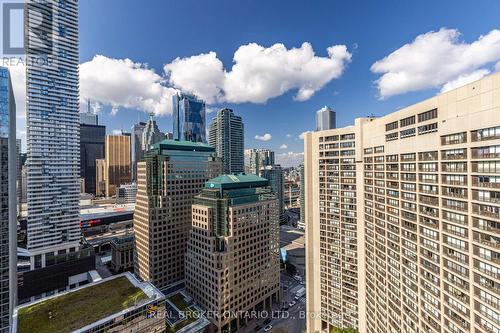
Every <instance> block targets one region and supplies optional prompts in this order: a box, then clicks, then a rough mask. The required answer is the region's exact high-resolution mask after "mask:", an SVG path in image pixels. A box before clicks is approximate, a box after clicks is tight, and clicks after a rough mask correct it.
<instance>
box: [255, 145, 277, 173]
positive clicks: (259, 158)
mask: <svg viewBox="0 0 500 333" xmlns="http://www.w3.org/2000/svg"><path fill="white" fill-rule="evenodd" d="M268 165H274V151H272V150H269V149H250V173H253V174H254V175H258V174H259V171H260V169H261V168H265V167H266V166H268Z"/></svg>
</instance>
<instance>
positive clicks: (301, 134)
mask: <svg viewBox="0 0 500 333" xmlns="http://www.w3.org/2000/svg"><path fill="white" fill-rule="evenodd" d="M309 132H311V131H305V132H302V133H300V135H299V139H300V140H304V137H305V135H306V134H307V133H309Z"/></svg>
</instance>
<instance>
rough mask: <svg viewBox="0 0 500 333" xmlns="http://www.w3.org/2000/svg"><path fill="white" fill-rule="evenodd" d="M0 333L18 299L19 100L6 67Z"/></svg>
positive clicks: (0, 112) (1, 93) (0, 93)
mask: <svg viewBox="0 0 500 333" xmlns="http://www.w3.org/2000/svg"><path fill="white" fill-rule="evenodd" d="M0 119H1V122H0V240H1V242H0V332H2V333H3V332H5V333H8V332H11V330H10V328H11V318H12V312H13V310H14V306H15V305H16V299H17V270H16V264H17V263H16V249H17V204H18V199H17V184H16V183H17V178H18V164H19V155H18V149H17V147H16V143H17V142H16V101H15V99H14V91H13V89H12V81H11V78H10V73H9V70H8V69H7V68H4V67H0Z"/></svg>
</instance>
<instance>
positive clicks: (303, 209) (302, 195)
mask: <svg viewBox="0 0 500 333" xmlns="http://www.w3.org/2000/svg"><path fill="white" fill-rule="evenodd" d="M299 171H300V220H299V223H298V227H299V228H300V229H305V228H306V194H305V179H304V163H300V165H299Z"/></svg>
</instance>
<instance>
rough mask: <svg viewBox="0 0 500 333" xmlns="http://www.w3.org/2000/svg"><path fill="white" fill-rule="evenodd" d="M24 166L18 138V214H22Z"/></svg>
mask: <svg viewBox="0 0 500 333" xmlns="http://www.w3.org/2000/svg"><path fill="white" fill-rule="evenodd" d="M22 168H23V161H22V153H21V139H16V198H17V215H18V216H19V214H21V198H22V196H23V179H22Z"/></svg>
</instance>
